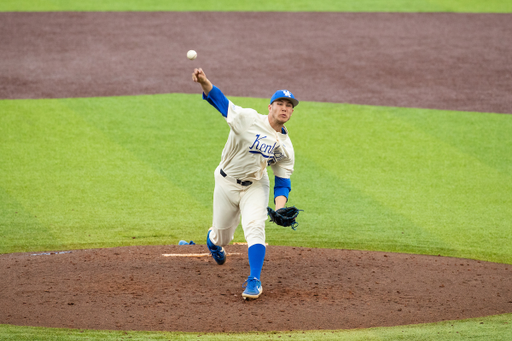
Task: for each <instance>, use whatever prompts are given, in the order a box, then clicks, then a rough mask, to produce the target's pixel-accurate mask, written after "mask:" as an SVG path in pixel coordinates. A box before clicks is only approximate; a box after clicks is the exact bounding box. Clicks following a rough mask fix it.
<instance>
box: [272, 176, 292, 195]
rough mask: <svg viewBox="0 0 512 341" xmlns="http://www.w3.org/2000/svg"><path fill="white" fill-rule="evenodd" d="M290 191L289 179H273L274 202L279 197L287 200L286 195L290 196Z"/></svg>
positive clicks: (290, 183)
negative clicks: (282, 196)
mask: <svg viewBox="0 0 512 341" xmlns="http://www.w3.org/2000/svg"><path fill="white" fill-rule="evenodd" d="M291 190H292V182H291V181H290V179H286V178H280V177H278V176H276V177H275V183H274V200H275V199H276V198H277V197H278V196H281V195H284V196H285V197H286V200H288V195H289V194H290V191H291Z"/></svg>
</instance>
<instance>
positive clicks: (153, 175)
mask: <svg viewBox="0 0 512 341" xmlns="http://www.w3.org/2000/svg"><path fill="white" fill-rule="evenodd" d="M90 101H92V102H94V101H95V100H94V99H91V100H90ZM121 102H122V100H121ZM0 103H1V104H0V105H1V108H2V109H1V110H0V111H1V112H2V115H1V118H0V119H1V124H0V135H1V136H2V137H1V140H2V143H1V144H0V154H1V155H2V159H3V160H4V161H5V162H3V163H2V167H1V168H0V177H1V178H2V183H1V187H2V188H3V190H4V191H5V192H6V193H7V194H8V195H9V197H10V198H11V199H10V201H11V202H12V201H13V200H15V201H16V202H18V203H20V204H21V205H22V206H23V208H24V209H25V211H26V212H29V213H30V216H34V217H37V220H36V219H31V220H27V221H26V223H27V226H26V228H27V229H32V228H33V226H32V225H36V226H37V225H38V224H42V225H43V226H45V228H46V229H47V230H49V231H51V232H52V234H53V236H54V238H55V240H54V241H53V243H52V244H49V245H48V244H45V242H43V240H44V239H45V235H44V233H43V234H42V237H43V240H42V241H41V243H40V245H39V246H38V247H37V246H36V247H34V248H31V250H35V249H46V248H54V247H68V248H76V247H79V248H82V247H89V246H118V245H127V244H135V243H140V242H141V241H140V239H141V238H143V242H142V243H145V244H155V243H157V244H159V243H162V242H166V241H169V239H170V238H172V240H174V239H176V238H178V237H179V236H180V235H182V234H184V233H185V231H187V229H188V228H190V227H191V226H196V225H197V224H198V223H202V224H205V225H206V224H207V223H209V220H210V218H209V215H210V210H209V209H206V208H205V207H204V206H203V205H201V204H198V202H197V201H196V200H195V199H194V198H193V197H191V196H190V195H189V194H188V193H187V192H184V191H183V190H181V189H180V188H179V187H178V186H175V185H174V184H173V182H172V179H168V178H166V177H165V176H163V175H162V174H160V173H159V172H158V171H155V170H154V169H153V168H152V167H151V166H150V165H148V164H146V163H144V161H143V160H141V159H139V158H137V157H136V156H134V155H133V154H132V153H131V152H130V151H129V150H127V149H125V148H123V146H121V145H119V144H118V143H116V142H115V141H113V140H112V139H111V138H110V137H109V136H108V135H106V134H105V133H104V132H102V131H101V130H99V129H98V128H96V127H95V126H94V125H91V124H89V123H88V122H86V121H85V120H84V119H82V117H81V116H80V115H78V114H76V113H75V112H74V111H73V110H71V109H70V108H69V107H68V106H66V105H65V101H63V100H36V101H2V102H0ZM99 104H101V101H99ZM96 109H98V110H100V109H101V107H100V106H97V108H96ZM113 110H114V111H115V109H113ZM113 115H117V118H118V119H119V120H122V119H123V115H122V113H119V112H118V113H113ZM171 162H172V160H171ZM183 171H184V172H186V170H183ZM185 213H186V214H185ZM9 216H12V212H11V213H9ZM36 222H37V223H36ZM10 228H11V226H10V222H9V221H4V222H3V227H2V229H7V230H9V229H10ZM19 237H20V239H21V240H23V238H24V236H23V235H20V236H19ZM134 238H135V239H139V240H134ZM22 244H23V243H22ZM18 246H19V245H18V243H15V244H11V245H9V244H8V245H5V244H4V245H3V248H2V251H3V252H10V251H12V250H13V249H14V250H17V249H18Z"/></svg>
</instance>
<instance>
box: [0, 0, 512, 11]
mask: <svg viewBox="0 0 512 341" xmlns="http://www.w3.org/2000/svg"><path fill="white" fill-rule="evenodd" d="M11 11H222V12H223V11H283V12H294V11H296V12H301V11H303V12H472V13H510V12H512V2H510V1H509V0H486V1H478V0H417V1H412V0H360V1H353V0H350V1H349V0H344V1H343V0H322V1H311V0H260V1H250V0H240V1H233V0H188V1H184V0H177V1H167V0H146V1H138V0H101V1H100V0H82V1H69V0H48V1H40V0H2V1H1V2H0V12H11Z"/></svg>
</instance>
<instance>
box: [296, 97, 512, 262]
mask: <svg viewBox="0 0 512 341" xmlns="http://www.w3.org/2000/svg"><path fill="white" fill-rule="evenodd" d="M301 110H304V112H305V113H306V115H313V116H314V117H315V119H314V120H306V122H305V123H304V121H303V120H300V119H297V120H295V121H294V123H293V124H295V125H302V129H303V130H305V131H308V134H307V135H306V136H303V137H301V138H300V139H299V141H298V145H297V146H296V148H298V149H299V150H301V151H302V152H304V153H305V154H306V155H307V157H308V158H309V159H311V161H312V162H314V163H315V164H317V165H318V166H319V167H321V168H324V169H326V170H329V171H330V172H331V173H332V174H335V175H336V177H337V178H338V179H339V181H343V182H345V183H347V184H348V185H349V186H350V187H352V188H355V189H357V190H359V191H361V193H364V194H365V195H367V196H369V197H371V198H373V199H374V200H375V201H376V202H378V203H379V204H380V205H382V206H383V207H386V208H387V209H388V210H390V214H393V215H395V216H399V217H403V219H402V218H399V219H396V220H395V219H394V220H393V221H394V223H395V224H398V227H399V228H400V229H402V231H404V232H405V233H417V229H418V228H421V229H423V230H425V232H426V234H427V235H428V236H429V237H428V238H429V240H421V239H420V238H418V242H421V243H422V244H424V245H425V244H427V245H430V246H429V247H430V248H431V250H430V251H427V252H429V253H434V252H432V251H434V250H435V249H438V248H445V247H446V246H448V249H453V250H457V252H456V254H458V256H464V257H472V258H473V257H476V258H478V256H477V254H478V253H481V252H483V250H488V253H487V252H486V253H487V255H486V258H488V257H490V258H492V259H502V260H505V259H507V260H506V261H510V257H509V256H508V255H509V254H511V253H512V248H511V241H512V240H511V239H510V238H511V237H510V233H509V231H510V230H509V229H510V228H509V222H510V221H512V210H510V208H511V207H512V197H511V195H510V193H512V177H511V176H510V174H508V173H507V172H503V170H504V169H507V168H508V167H509V166H506V163H507V162H508V164H509V165H510V163H512V160H511V157H510V153H508V152H507V148H503V147H501V146H499V145H500V144H501V143H503V144H505V145H507V144H508V145H509V144H510V143H511V142H510V140H511V138H510V137H508V139H507V140H506V141H503V139H504V136H505V135H506V134H507V131H510V129H511V128H512V119H511V117H510V116H508V115H485V114H478V113H457V114H458V116H457V117H458V119H455V115H454V113H453V112H451V113H450V112H441V111H435V110H413V109H401V108H384V107H365V106H353V105H330V104H322V103H308V104H307V105H306V106H304V107H302V108H301ZM419 111H421V112H422V113H423V116H424V117H423V119H424V120H426V121H429V122H436V123H431V124H432V125H438V126H439V127H440V130H445V131H452V136H453V137H452V138H453V139H454V140H457V144H456V143H450V140H449V139H447V138H445V139H440V138H438V137H436V136H434V135H432V134H430V133H429V132H428V131H425V130H423V129H422V128H421V127H420V126H416V125H412V124H410V123H409V122H408V121H407V120H405V119H403V118H402V117H415V115H416V113H417V112H419ZM311 113H319V114H311ZM427 113H428V114H427ZM444 115H451V120H446V119H443V116H444ZM411 119H412V118H411ZM488 130H494V131H499V133H497V135H499V136H501V137H502V138H499V139H496V138H495V136H492V135H491V136H490V135H486V134H483V132H485V131H488ZM468 131H472V132H473V133H472V134H469V136H468V138H475V137H476V136H478V139H479V142H478V141H475V140H472V141H471V144H470V145H473V146H475V148H476V147H477V146H479V145H482V144H483V145H487V146H490V145H496V148H494V149H493V150H494V157H496V158H499V159H500V161H498V162H497V163H496V162H493V161H492V160H489V157H487V158H488V159H487V160H486V162H485V163H484V162H481V161H480V158H478V157H477V156H478V155H479V153H482V152H484V150H478V149H477V150H474V151H472V152H469V153H468V148H469V147H467V146H465V148H463V149H461V148H458V146H459V145H460V144H461V143H462V142H461V141H462V140H463V138H464V136H460V135H459V136H456V135H457V134H456V132H459V133H461V134H464V133H467V132H468ZM479 132H481V133H479ZM308 146H318V147H319V148H318V149H314V148H308ZM508 150H509V149H508ZM503 160H508V161H507V162H504V161H503ZM493 163H494V164H499V165H500V166H499V168H496V167H492V164H493ZM331 199H332V198H330V197H328V198H327V200H326V205H332V206H333V207H332V209H335V207H334V205H336V204H337V205H339V211H340V214H342V212H343V205H344V201H343V194H340V198H339V199H338V200H331ZM361 219H363V218H362V217H361ZM395 227H397V226H395ZM376 228H384V229H386V230H387V229H389V227H388V223H384V221H383V224H379V225H377V226H376ZM494 233H498V234H500V233H501V234H502V238H501V239H499V240H494V239H493V238H491V239H489V238H488V236H489V234H494ZM433 236H435V238H433ZM418 237H419V236H418ZM491 240H492V241H491ZM418 247H419V248H418V251H419V249H422V248H423V246H422V247H420V246H419V245H418ZM426 250H428V248H427V249H426ZM475 250H478V251H475ZM449 254H450V255H455V254H453V253H452V252H450V253H449ZM503 257H505V259H504V258H503Z"/></svg>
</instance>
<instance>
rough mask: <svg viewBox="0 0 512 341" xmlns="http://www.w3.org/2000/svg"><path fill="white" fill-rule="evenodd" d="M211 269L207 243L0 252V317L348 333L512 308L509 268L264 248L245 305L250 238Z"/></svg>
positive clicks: (125, 326) (91, 324)
mask: <svg viewBox="0 0 512 341" xmlns="http://www.w3.org/2000/svg"><path fill="white" fill-rule="evenodd" d="M227 251H228V253H232V255H228V260H227V262H226V263H225V264H224V265H217V263H215V261H214V260H213V259H212V258H211V257H210V256H206V255H205V256H203V257H174V256H173V257H166V256H163V255H164V254H187V253H188V254H207V253H208V249H207V248H206V246H205V245H193V246H192V245H191V246H188V245H186V246H179V245H170V246H134V247H119V248H110V249H92V250H77V251H71V252H69V253H53V254H45V253H40V252H39V253H21V254H7V255H1V256H0V267H1V269H2V270H1V271H2V273H3V274H4V275H2V276H1V277H0V286H1V287H2V295H1V296H0V306H2V309H1V310H0V323H9V324H15V325H27V326H48V327H67V328H87V329H119V330H167V331H189V332H228V331H269V330H281V331H287V330H311V329H348V328H368V327H377V326H395V325H405V324H414V323H423V322H436V321H443V320H451V319H464V318H471V317H481V316H486V315H493V314H501V313H507V312H512V287H511V285H510V283H511V279H512V265H507V264H496V263H488V262H483V261H476V260H467V259H457V258H448V257H438V256H420V255H409V254H397V253H389V252H368V251H348V250H331V249H314V248H301V247H284V246H268V248H267V255H266V257H265V264H264V266H263V273H262V284H263V294H262V296H261V297H260V298H259V299H257V300H253V301H244V299H243V298H242V296H241V293H242V291H243V289H242V284H243V283H244V281H245V280H246V278H247V275H248V273H249V265H248V261H247V246H241V245H240V246H239V245H230V246H228V247H227Z"/></svg>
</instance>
